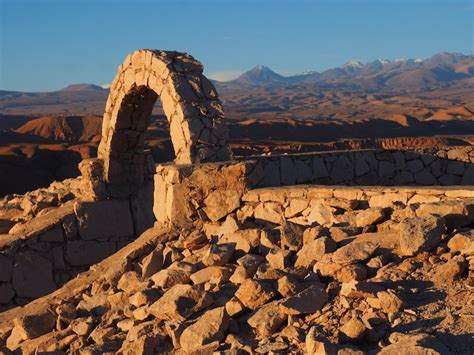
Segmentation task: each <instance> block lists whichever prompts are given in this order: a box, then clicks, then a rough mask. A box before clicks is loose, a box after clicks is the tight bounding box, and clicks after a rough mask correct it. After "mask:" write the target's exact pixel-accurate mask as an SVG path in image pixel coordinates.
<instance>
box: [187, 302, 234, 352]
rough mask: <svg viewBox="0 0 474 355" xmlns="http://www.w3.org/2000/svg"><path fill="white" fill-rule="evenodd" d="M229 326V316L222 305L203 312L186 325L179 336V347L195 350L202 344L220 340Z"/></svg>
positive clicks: (188, 350)
mask: <svg viewBox="0 0 474 355" xmlns="http://www.w3.org/2000/svg"><path fill="white" fill-rule="evenodd" d="M228 327H229V316H228V315H227V312H226V310H225V308H224V307H218V308H214V309H212V310H210V311H207V312H205V313H204V314H203V315H202V316H200V317H199V318H198V320H197V321H196V323H194V324H192V325H190V326H189V327H187V328H186V329H185V330H184V331H183V333H182V334H181V337H180V344H181V348H182V349H183V350H184V351H186V352H191V351H193V352H194V351H197V350H199V349H200V348H201V347H202V346H204V345H208V344H211V343H213V342H221V341H223V340H224V338H225V333H226V331H227V328H228Z"/></svg>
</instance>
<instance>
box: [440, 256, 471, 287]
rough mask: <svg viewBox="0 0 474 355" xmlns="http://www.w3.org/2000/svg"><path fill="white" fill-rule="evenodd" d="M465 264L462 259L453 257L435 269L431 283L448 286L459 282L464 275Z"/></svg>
mask: <svg viewBox="0 0 474 355" xmlns="http://www.w3.org/2000/svg"><path fill="white" fill-rule="evenodd" d="M465 265H466V262H465V260H464V258H463V257H454V258H453V259H451V260H449V261H448V262H447V263H445V264H443V265H439V266H437V268H436V272H435V274H434V276H433V282H434V284H435V285H437V286H448V285H450V284H452V283H453V282H454V281H456V280H459V279H460V278H461V277H462V276H463V273H464V269H465Z"/></svg>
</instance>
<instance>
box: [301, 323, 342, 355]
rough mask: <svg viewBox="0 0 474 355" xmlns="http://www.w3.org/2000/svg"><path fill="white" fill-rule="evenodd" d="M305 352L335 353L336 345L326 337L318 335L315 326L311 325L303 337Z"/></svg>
mask: <svg viewBox="0 0 474 355" xmlns="http://www.w3.org/2000/svg"><path fill="white" fill-rule="evenodd" d="M305 354H308V355H335V354H337V351H336V347H335V346H334V345H333V344H331V343H330V342H329V341H327V340H326V339H323V338H322V337H321V336H318V334H317V331H316V327H315V326H312V327H311V328H310V330H309V332H308V334H306V338H305Z"/></svg>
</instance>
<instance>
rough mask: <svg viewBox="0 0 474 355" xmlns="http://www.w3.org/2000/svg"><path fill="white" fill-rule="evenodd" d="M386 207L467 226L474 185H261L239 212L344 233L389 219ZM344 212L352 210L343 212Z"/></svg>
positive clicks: (242, 216)
mask: <svg viewBox="0 0 474 355" xmlns="http://www.w3.org/2000/svg"><path fill="white" fill-rule="evenodd" d="M406 207H408V208H406ZM384 210H390V211H391V213H392V215H393V214H394V213H395V214H396V213H397V212H396V211H403V212H402V213H400V214H399V215H398V218H399V219H400V220H403V219H405V218H408V217H413V216H418V217H420V216H421V217H422V216H424V214H429V213H435V214H440V215H442V216H443V217H444V218H445V219H446V221H447V223H448V224H449V222H450V221H455V222H456V223H457V226H463V225H468V224H470V223H473V222H474V189H473V188H463V187H393V188H384V187H342V186H341V187H337V188H336V187H332V188H328V187H323V186H311V185H302V186H292V187H273V188H260V189H255V190H251V191H249V192H248V193H246V194H245V195H244V196H243V197H242V204H241V207H240V208H238V209H237V210H236V211H235V214H234V215H235V216H236V219H237V220H239V221H240V222H242V223H243V222H245V221H246V220H247V219H251V220H253V221H257V222H260V223H263V224H265V223H273V224H280V225H281V224H285V223H287V222H291V223H294V224H298V225H301V226H309V227H311V226H315V225H318V226H333V225H338V226H340V227H337V228H340V229H341V231H343V230H344V226H352V227H350V229H354V226H355V227H357V228H359V230H357V232H358V233H362V231H363V228H364V227H366V226H368V225H371V224H373V223H374V222H375V221H376V220H377V221H381V220H383V219H384V216H385V214H387V213H386V212H384ZM339 211H344V212H346V211H349V212H346V213H345V214H341V213H339ZM350 211H353V212H350ZM362 211H365V212H363V213H362ZM393 211H395V212H393ZM411 213H412V214H413V215H410V214H411ZM229 215H230V214H229ZM464 217H465V220H464V222H463V218H464ZM393 219H394V220H396V218H393ZM390 227H394V226H393V225H391V226H390ZM380 229H382V228H380ZM353 232H354V231H353Z"/></svg>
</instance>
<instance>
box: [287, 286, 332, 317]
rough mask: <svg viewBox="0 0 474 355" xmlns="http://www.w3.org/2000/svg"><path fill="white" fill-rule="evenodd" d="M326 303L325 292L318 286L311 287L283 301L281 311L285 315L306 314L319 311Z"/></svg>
mask: <svg viewBox="0 0 474 355" xmlns="http://www.w3.org/2000/svg"><path fill="white" fill-rule="evenodd" d="M327 301H328V296H327V293H326V291H325V290H324V289H323V288H321V285H320V284H317V285H311V286H309V287H307V288H306V289H304V290H303V291H301V292H299V293H298V294H296V295H295V296H292V297H289V298H287V299H286V300H284V301H283V302H282V303H281V305H280V308H281V311H282V312H283V313H285V314H288V315H290V314H308V313H314V312H316V311H318V310H320V309H321V308H322V307H323V306H324V304H325V303H326V302H327Z"/></svg>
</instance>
